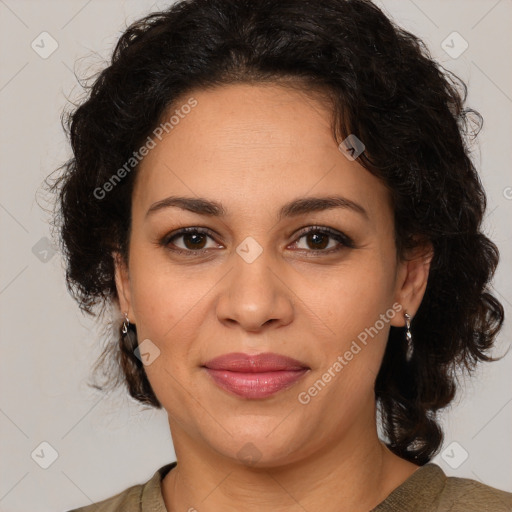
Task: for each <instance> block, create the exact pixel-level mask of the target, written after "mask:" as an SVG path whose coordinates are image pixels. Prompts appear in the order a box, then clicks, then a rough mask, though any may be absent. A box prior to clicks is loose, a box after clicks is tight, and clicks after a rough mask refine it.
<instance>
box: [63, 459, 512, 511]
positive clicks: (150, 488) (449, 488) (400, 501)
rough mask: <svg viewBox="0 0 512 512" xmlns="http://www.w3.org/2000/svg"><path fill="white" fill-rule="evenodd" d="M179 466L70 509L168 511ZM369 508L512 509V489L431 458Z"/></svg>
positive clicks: (162, 468) (164, 467)
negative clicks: (456, 473)
mask: <svg viewBox="0 0 512 512" xmlns="http://www.w3.org/2000/svg"><path fill="white" fill-rule="evenodd" d="M175 466H176V462H172V463H170V464H167V465H165V466H162V467H161V468H160V469H158V470H157V471H156V472H155V474H154V475H153V476H152V477H151V479H150V480H148V481H147V482H146V483H144V484H138V485H134V486H132V487H129V488H128V489H126V490H124V491H123V492H120V493H119V494H116V495H115V496H112V497H111V498H108V499H106V500H103V501H100V502H98V503H96V504H92V505H88V506H86V507H82V508H77V509H74V510H70V511H68V512H167V509H166V508H165V503H164V499H163V496H162V490H161V487H160V484H161V481H162V479H163V478H164V477H165V475H166V474H167V473H168V472H169V471H170V470H171V469H172V468H173V467H175ZM369 512H512V493H509V492H505V491H500V490H498V489H495V488H493V487H489V486H487V485H484V484H481V483H480V482H477V481H475V480H471V479H468V478H458V477H447V476H446V475H445V474H444V471H443V470H442V469H441V468H440V467H439V466H438V465H436V464H434V463H431V462H429V463H428V464H425V465H424V466H421V467H420V468H419V469H417V470H416V471H415V472H414V473H413V474H412V475H411V476H409V478H408V479H407V480H405V482H403V483H402V484H401V485H399V486H398V487H397V488H396V489H395V490H394V491H392V492H391V493H390V494H389V495H388V497H387V498H386V499H385V500H384V501H383V502H381V503H380V504H379V505H377V507H375V508H374V509H372V510H371V511H369Z"/></svg>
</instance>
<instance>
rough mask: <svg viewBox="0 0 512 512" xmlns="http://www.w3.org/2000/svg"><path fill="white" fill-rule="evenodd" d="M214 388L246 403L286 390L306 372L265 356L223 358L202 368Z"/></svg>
mask: <svg viewBox="0 0 512 512" xmlns="http://www.w3.org/2000/svg"><path fill="white" fill-rule="evenodd" d="M203 368H204V369H205V371H206V372H207V373H208V375H209V376H210V377H211V378H212V379H213V381H214V382H215V384H217V385H218V386H219V387H220V388H222V389H223V390H225V391H228V392H229V393H231V394H234V395H237V396H239V397H243V398H247V399H262V398H267V397H269V396H272V395H274V394H275V393H278V392H279V391H283V390H285V389H288V388H290V387H291V386H292V385H293V384H295V383H296V382H297V381H298V380H299V379H301V378H302V377H303V375H304V374H305V373H307V372H308V371H309V370H310V368H309V367H308V366H306V365H305V364H304V363H302V362H300V361H297V360H296V359H292V358H290V357H286V356H282V355H279V354H274V353H271V352H267V353H264V354H258V355H249V354H243V353H231V354H225V355H222V356H219V357H216V358H215V359H212V360H211V361H208V362H207V363H205V364H204V365H203Z"/></svg>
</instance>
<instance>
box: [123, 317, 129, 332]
mask: <svg viewBox="0 0 512 512" xmlns="http://www.w3.org/2000/svg"><path fill="white" fill-rule="evenodd" d="M123 314H124V320H123V334H126V333H127V332H128V327H130V320H129V319H128V313H123Z"/></svg>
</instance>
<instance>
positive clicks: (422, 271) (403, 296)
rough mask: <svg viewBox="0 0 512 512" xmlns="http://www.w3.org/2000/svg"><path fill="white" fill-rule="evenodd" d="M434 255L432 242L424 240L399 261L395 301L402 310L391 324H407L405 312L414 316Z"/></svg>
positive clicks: (421, 298)
mask: <svg viewBox="0 0 512 512" xmlns="http://www.w3.org/2000/svg"><path fill="white" fill-rule="evenodd" d="M433 256H434V248H433V246H432V244H431V243H430V242H424V243H423V244H421V245H419V246H418V247H416V248H414V249H413V250H412V251H410V253H409V254H408V255H407V259H406V260H401V261H399V263H398V268H397V273H396V276H397V277H396V287H395V302H398V303H399V304H401V306H402V310H401V311H400V314H399V315H395V316H394V317H393V319H392V320H391V322H390V323H391V325H393V326H395V327H403V326H404V325H405V318H404V313H408V314H409V315H411V317H414V315H415V314H416V312H417V311H418V309H419V307H420V304H421V301H422V300H423V296H424V294H425V290H426V288H427V281H428V276H429V272H430V263H431V261H432V257H433Z"/></svg>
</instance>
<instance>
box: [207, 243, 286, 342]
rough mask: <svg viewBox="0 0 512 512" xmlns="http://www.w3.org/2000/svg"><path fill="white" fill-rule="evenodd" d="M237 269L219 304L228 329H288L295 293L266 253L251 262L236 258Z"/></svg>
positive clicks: (234, 257) (218, 308)
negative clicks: (285, 327) (285, 326)
mask: <svg viewBox="0 0 512 512" xmlns="http://www.w3.org/2000/svg"><path fill="white" fill-rule="evenodd" d="M233 259H234V265H233V268H232V269H231V271H230V272H229V274H228V276H226V279H225V280H223V283H224V284H223V288H222V289H221V291H220V296H219V299H218V301H217V318H218V319H219V321H220V322H222V323H224V324H226V325H227V326H228V327H233V326H234V325H237V326H239V327H240V328H241V329H243V330H244V331H247V332H260V331H262V330H265V329H266V328H268V327H269V326H273V327H274V328H277V327H280V326H284V325H288V324H289V323H290V322H291V321H292V319H293V315H294V307H293V301H292V296H293V295H294V294H293V291H292V290H291V289H290V288H289V286H287V285H286V283H285V281H284V279H283V277H284V276H282V272H281V275H279V274H280V273H279V269H278V268H277V265H276V264H275V260H273V258H271V257H270V256H268V257H267V255H266V253H265V251H263V252H262V254H261V255H260V256H259V257H258V258H256V259H255V260H254V261H252V262H248V261H246V260H244V259H243V258H242V257H240V256H239V255H238V254H234V256H233Z"/></svg>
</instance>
